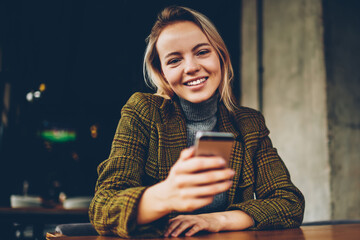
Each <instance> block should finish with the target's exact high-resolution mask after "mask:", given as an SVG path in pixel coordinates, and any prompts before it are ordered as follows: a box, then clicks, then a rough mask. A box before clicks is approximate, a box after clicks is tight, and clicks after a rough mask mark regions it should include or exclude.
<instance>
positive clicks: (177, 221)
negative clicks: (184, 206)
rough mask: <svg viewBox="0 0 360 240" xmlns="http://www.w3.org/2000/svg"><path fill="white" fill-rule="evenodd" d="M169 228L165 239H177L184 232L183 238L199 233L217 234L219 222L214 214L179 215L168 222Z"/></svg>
mask: <svg viewBox="0 0 360 240" xmlns="http://www.w3.org/2000/svg"><path fill="white" fill-rule="evenodd" d="M169 223H170V225H169V228H168V230H167V231H166V233H165V234H164V236H165V237H169V236H171V237H177V236H179V235H180V234H181V233H183V232H184V231H186V230H188V231H187V232H186V233H185V236H188V237H190V236H192V235H194V234H196V233H198V232H200V231H208V232H219V231H220V220H219V218H218V217H216V216H215V215H214V214H211V213H209V214H199V215H179V216H177V217H175V218H172V219H170V220H169Z"/></svg>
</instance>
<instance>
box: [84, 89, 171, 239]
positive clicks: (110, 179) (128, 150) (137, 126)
mask: <svg viewBox="0 0 360 240" xmlns="http://www.w3.org/2000/svg"><path fill="white" fill-rule="evenodd" d="M145 101H146V99H145V97H141V95H138V94H134V95H133V96H132V97H131V98H130V99H129V101H128V102H127V104H126V105H125V106H124V107H123V109H122V111H121V119H120V121H119V124H118V127H117V130H116V133H115V136H114V140H113V143H112V147H111V152H110V156H109V158H108V159H107V160H105V161H104V162H102V163H101V164H100V165H99V167H98V175H99V176H98V180H97V183H96V187H95V196H94V198H93V201H92V203H91V205H90V208H89V217H90V221H91V223H92V224H93V225H94V227H95V229H96V230H97V232H98V233H99V234H100V235H118V236H120V237H123V238H129V237H133V236H137V237H141V236H143V237H154V236H159V235H161V234H162V232H163V231H164V230H163V228H164V225H165V224H164V221H165V219H164V218H163V219H159V220H157V221H155V222H152V223H151V224H148V225H142V226H138V225H137V224H136V217H137V206H138V203H139V200H140V198H141V196H142V194H143V193H144V191H145V190H146V187H145V186H144V185H145V183H143V180H142V179H143V176H144V174H145V173H144V168H145V160H146V157H147V149H148V140H149V139H148V138H149V135H150V134H149V127H148V126H149V125H150V123H149V121H150V117H149V114H150V113H149V107H144V106H146V102H145Z"/></svg>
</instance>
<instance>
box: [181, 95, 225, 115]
mask: <svg viewBox="0 0 360 240" xmlns="http://www.w3.org/2000/svg"><path fill="white" fill-rule="evenodd" d="M179 101H180V105H181V108H182V109H183V111H184V114H185V118H186V120H188V121H195V122H199V121H205V120H206V119H209V118H211V117H214V116H215V114H216V112H217V109H218V102H219V93H218V92H215V94H214V95H213V96H212V97H211V98H209V99H208V100H206V101H204V102H201V103H192V102H189V101H187V100H185V99H182V98H180V97H179Z"/></svg>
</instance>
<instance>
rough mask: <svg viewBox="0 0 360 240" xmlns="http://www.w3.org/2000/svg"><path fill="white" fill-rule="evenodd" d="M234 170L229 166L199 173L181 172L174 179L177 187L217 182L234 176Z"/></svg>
mask: <svg viewBox="0 0 360 240" xmlns="http://www.w3.org/2000/svg"><path fill="white" fill-rule="evenodd" d="M234 174H235V172H234V170H232V169H230V168H226V169H217V170H209V171H205V172H200V173H192V174H183V175H181V177H178V178H176V179H175V182H176V186H177V187H180V188H181V187H188V186H198V185H206V184H207V185H209V184H214V183H217V182H222V181H226V180H230V179H231V178H232V177H233V176H234Z"/></svg>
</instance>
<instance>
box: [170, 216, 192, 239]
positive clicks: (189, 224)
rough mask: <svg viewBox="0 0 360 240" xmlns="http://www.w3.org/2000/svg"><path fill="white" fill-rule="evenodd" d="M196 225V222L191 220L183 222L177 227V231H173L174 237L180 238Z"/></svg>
mask: <svg viewBox="0 0 360 240" xmlns="http://www.w3.org/2000/svg"><path fill="white" fill-rule="evenodd" d="M194 224H195V222H194V221H191V220H190V219H189V220H186V219H185V220H184V221H181V222H180V224H179V225H178V226H177V228H176V229H174V230H173V232H172V233H171V236H172V237H177V236H179V235H180V234H181V233H183V232H184V231H186V229H188V228H190V227H192V226H193V225H194Z"/></svg>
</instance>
